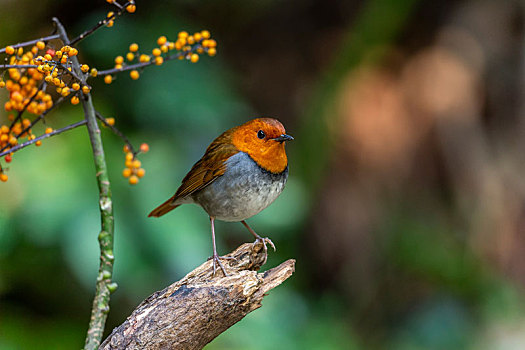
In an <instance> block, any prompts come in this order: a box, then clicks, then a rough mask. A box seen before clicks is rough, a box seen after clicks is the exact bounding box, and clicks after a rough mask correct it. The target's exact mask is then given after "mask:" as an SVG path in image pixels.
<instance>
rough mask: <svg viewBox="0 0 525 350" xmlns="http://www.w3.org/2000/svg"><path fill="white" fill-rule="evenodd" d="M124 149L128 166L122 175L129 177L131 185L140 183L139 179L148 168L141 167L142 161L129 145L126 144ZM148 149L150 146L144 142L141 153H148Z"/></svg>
mask: <svg viewBox="0 0 525 350" xmlns="http://www.w3.org/2000/svg"><path fill="white" fill-rule="evenodd" d="M123 150H124V153H125V154H126V162H125V166H126V167H125V168H124V170H123V171H122V176H124V177H125V178H128V181H129V183H130V184H131V185H136V184H138V182H139V179H140V178H142V177H143V176H144V175H145V174H146V170H144V169H143V168H141V165H142V163H141V162H140V160H138V159H137V154H136V153H134V152H132V150H131V148H130V147H129V146H128V145H125V146H124V149H123ZM148 151H149V146H148V144H147V143H143V144H141V145H140V153H146V152H148ZM137 153H138V152H137Z"/></svg>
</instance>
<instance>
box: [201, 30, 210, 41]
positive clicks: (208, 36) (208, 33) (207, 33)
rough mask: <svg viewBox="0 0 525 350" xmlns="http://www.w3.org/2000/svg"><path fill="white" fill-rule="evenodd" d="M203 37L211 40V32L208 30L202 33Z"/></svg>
mask: <svg viewBox="0 0 525 350" xmlns="http://www.w3.org/2000/svg"><path fill="white" fill-rule="evenodd" d="M201 35H202V38H203V39H209V38H210V32H209V31H207V30H203V31H201Z"/></svg>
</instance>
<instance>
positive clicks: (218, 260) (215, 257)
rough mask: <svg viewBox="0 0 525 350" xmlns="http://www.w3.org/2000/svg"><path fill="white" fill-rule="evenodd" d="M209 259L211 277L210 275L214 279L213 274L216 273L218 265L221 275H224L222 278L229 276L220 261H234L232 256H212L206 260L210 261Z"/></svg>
mask: <svg viewBox="0 0 525 350" xmlns="http://www.w3.org/2000/svg"><path fill="white" fill-rule="evenodd" d="M210 259H213V275H212V276H213V277H215V273H216V272H217V265H219V267H220V268H221V270H222V273H223V274H224V277H226V276H229V275H228V273H227V272H226V269H225V268H224V266H223V265H222V263H221V260H220V259H225V260H235V258H234V257H233V256H218V255H213V256H212V257H210V258H208V260H210Z"/></svg>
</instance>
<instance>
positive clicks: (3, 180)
mask: <svg viewBox="0 0 525 350" xmlns="http://www.w3.org/2000/svg"><path fill="white" fill-rule="evenodd" d="M8 178H9V177H8V176H7V175H6V174H4V173H2V174H0V181H2V182H6V181H7V180H8ZM137 181H138V179H137Z"/></svg>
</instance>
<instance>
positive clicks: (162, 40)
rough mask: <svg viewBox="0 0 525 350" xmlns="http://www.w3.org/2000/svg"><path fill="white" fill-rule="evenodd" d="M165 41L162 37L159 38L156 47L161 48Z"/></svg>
mask: <svg viewBox="0 0 525 350" xmlns="http://www.w3.org/2000/svg"><path fill="white" fill-rule="evenodd" d="M166 41H168V39H167V38H166V37H165V36H164V35H163V36H160V37H159V38H158V39H157V45H159V46H162V45H164V44H166Z"/></svg>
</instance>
